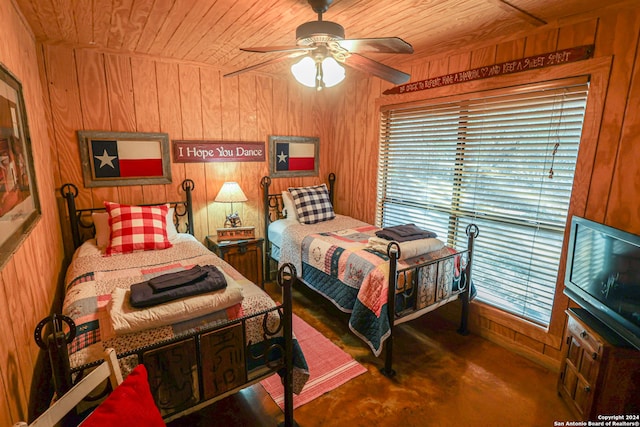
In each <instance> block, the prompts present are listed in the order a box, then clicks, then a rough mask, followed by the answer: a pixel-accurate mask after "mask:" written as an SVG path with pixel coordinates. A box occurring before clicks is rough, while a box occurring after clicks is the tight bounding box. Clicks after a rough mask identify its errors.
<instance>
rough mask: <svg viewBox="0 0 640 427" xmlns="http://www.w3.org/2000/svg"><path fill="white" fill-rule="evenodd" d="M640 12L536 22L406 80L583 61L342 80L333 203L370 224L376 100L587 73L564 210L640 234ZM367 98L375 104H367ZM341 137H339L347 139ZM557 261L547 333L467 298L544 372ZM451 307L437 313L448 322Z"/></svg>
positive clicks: (554, 358)
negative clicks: (430, 82)
mask: <svg viewBox="0 0 640 427" xmlns="http://www.w3.org/2000/svg"><path fill="white" fill-rule="evenodd" d="M639 34H640V11H639V10H638V8H637V7H633V6H632V7H628V8H626V9H621V10H617V11H615V10H613V11H609V12H606V13H603V15H602V16H592V17H588V18H586V17H583V18H574V19H573V20H570V21H566V22H562V23H559V24H556V25H555V26H545V27H544V28H543V29H540V30H537V31H534V32H531V33H529V34H526V35H525V36H522V37H519V38H515V39H513V40H509V41H500V42H497V43H495V44H490V45H486V46H481V47H474V48H472V49H470V50H467V51H457V52H452V53H451V54H450V55H447V56H438V57H433V58H426V59H424V60H419V61H416V62H414V63H412V65H411V76H412V77H411V81H419V80H423V79H426V78H431V77H436V76H441V75H445V74H448V73H453V72H457V71H463V70H468V69H472V68H475V67H480V66H486V65H492V64H497V63H501V62H504V61H510V60H514V59H518V58H523V57H527V56H531V55H537V54H541V53H545V52H552V51H555V50H560V49H564V48H570V47H575V46H580V45H586V44H595V56H594V58H593V59H591V60H589V61H584V62H582V63H576V64H573V65H567V66H558V67H552V68H548V69H545V70H543V71H530V72H528V73H520V74H513V75H511V76H508V77H507V76H505V77H498V78H492V79H486V80H479V81H476V82H470V83H465V84H459V85H452V86H447V87H444V88H440V89H432V90H426V91H422V92H415V93H410V94H405V95H394V96H385V95H382V91H384V90H385V89H387V88H388V87H390V85H388V84H387V83H382V84H381V83H380V81H379V80H378V79H368V80H365V81H358V82H356V83H351V84H348V87H345V88H343V92H342V93H343V94H344V97H343V98H342V99H341V100H339V101H336V102H337V105H338V107H337V108H334V109H333V110H334V114H333V117H332V118H331V122H332V124H333V129H334V135H333V138H332V142H333V144H334V145H333V146H332V150H335V153H336V155H335V157H334V158H335V162H334V163H332V165H334V164H335V166H332V169H333V170H336V171H337V173H338V201H337V203H336V208H337V210H338V211H339V212H340V213H345V214H349V215H352V216H354V217H357V218H359V219H362V220H364V221H367V222H373V221H374V220H375V208H376V197H375V188H376V187H375V179H376V168H377V149H378V139H377V138H378V133H377V130H378V114H379V113H378V111H379V106H381V105H392V104H399V103H404V102H412V101H420V100H428V99H434V98H438V97H447V96H452V95H458V94H461V93H465V92H473V91H481V90H484V89H494V88H499V87H507V86H512V85H518V84H523V83H528V82H531V81H544V80H548V79H553V78H561V77H568V76H572V75H591V88H590V96H589V103H588V107H587V108H588V111H587V120H586V121H585V125H584V129H583V137H582V141H581V149H580V154H579V159H578V165H577V169H576V177H575V183H574V188H573V193H572V201H571V206H570V214H577V215H580V216H586V217H587V218H590V219H592V220H595V221H599V222H603V223H606V224H608V225H611V226H614V227H617V228H621V229H624V230H628V231H630V232H632V233H636V234H640V169H639V168H638V159H640V144H638V134H639V131H640V110H639V107H638V103H637V102H635V101H634V100H636V99H638V95H640V53H639V50H638V42H639V40H638V36H639ZM373 103H375V104H376V107H375V108H374V107H373V106H372V104H373ZM347 141H348V142H347ZM564 261H565V260H564V259H563V260H561V264H560V272H561V273H560V277H559V278H558V281H557V292H556V300H555V304H554V308H553V315H552V320H551V325H550V327H549V328H548V329H546V328H540V327H538V326H535V325H532V324H528V323H526V322H523V321H521V320H519V319H517V318H515V317H514V316H510V315H507V314H505V313H502V312H500V311H498V310H495V309H492V308H490V307H488V306H486V305H483V304H473V308H472V329H473V330H474V332H476V333H479V334H481V335H483V336H485V337H487V338H489V339H491V340H493V341H495V342H497V343H499V344H501V345H504V346H506V347H508V348H510V349H512V350H514V351H516V352H518V353H521V354H523V355H525V356H527V357H529V358H531V359H534V360H536V361H538V362H540V363H542V364H544V365H546V366H548V367H549V368H551V369H558V368H559V361H560V354H561V337H562V334H563V329H564V321H565V318H564V310H565V309H566V307H567V306H568V304H569V301H568V299H567V298H566V297H565V296H564V295H563V294H562V286H563V285H562V278H563V275H564V273H563V272H564ZM454 309H455V306H453V305H450V306H447V307H444V308H443V309H441V310H442V311H443V312H444V313H445V314H447V315H448V316H450V317H451V318H452V319H457V318H458V317H459V314H458V311H457V309H456V310H454Z"/></svg>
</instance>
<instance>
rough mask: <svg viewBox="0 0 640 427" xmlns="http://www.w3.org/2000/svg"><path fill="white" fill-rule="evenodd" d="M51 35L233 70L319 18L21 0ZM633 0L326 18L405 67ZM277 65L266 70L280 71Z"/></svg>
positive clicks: (230, 2)
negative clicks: (378, 40)
mask: <svg viewBox="0 0 640 427" xmlns="http://www.w3.org/2000/svg"><path fill="white" fill-rule="evenodd" d="M14 1H15V2H16V3H17V5H18V6H19V8H20V9H21V11H22V12H23V14H24V16H25V17H26V19H27V21H28V22H29V24H30V25H31V28H32V29H33V32H34V33H35V35H36V38H37V39H38V40H39V41H42V42H47V43H65V44H70V45H73V46H81V47H83V46H84V47H94V48H99V49H103V50H109V51H122V52H130V53H135V54H143V55H153V56H160V57H168V58H175V59H178V60H182V61H195V62H200V63H206V64H211V65H214V66H216V67H219V68H220V69H222V70H223V71H225V72H231V71H234V70H237V69H241V68H244V67H247V66H250V65H253V64H256V63H260V62H262V61H266V60H268V59H271V58H274V55H276V54H271V53H269V54H260V53H247V52H242V51H240V50H239V48H240V47H249V46H282V45H286V46H292V45H295V43H296V36H295V31H296V28H297V26H298V25H300V24H303V23H305V22H308V21H314V20H316V19H317V14H316V13H315V12H314V11H313V10H312V9H311V7H310V5H309V4H308V3H307V0H271V1H265V0H14ZM605 3H606V4H607V5H608V6H609V7H610V6H611V5H612V4H616V3H629V0H608V1H607V2H602V0H562V1H558V0H385V1H381V0H333V3H332V4H331V6H330V8H329V10H328V11H327V12H326V13H325V14H324V16H323V19H324V20H327V21H333V22H337V23H339V24H341V25H342V26H343V27H344V28H345V33H346V38H367V37H389V36H397V37H400V38H402V39H404V40H406V41H407V42H409V43H410V44H411V45H413V47H414V51H415V53H414V54H413V55H389V54H367V56H369V57H370V58H371V59H375V60H377V61H380V62H383V63H385V64H387V65H390V66H392V67H396V68H399V69H402V68H403V63H406V61H407V60H412V59H415V57H416V56H431V55H438V54H442V53H444V52H447V51H453V50H457V49H460V48H464V47H467V46H469V45H471V44H478V43H482V42H483V41H488V40H493V41H495V40H500V39H501V38H509V37H510V36H512V35H514V34H518V33H521V32H523V31H531V30H532V29H535V28H538V27H544V26H545V25H553V24H555V23H558V22H562V21H563V20H567V19H571V18H572V17H574V16H577V15H583V14H590V13H593V12H594V11H595V10H596V9H598V8H600V7H602V6H603V5H604V4H605ZM281 69H282V66H275V65H270V66H267V67H264V68H262V69H260V71H263V72H267V73H269V72H278V71H280V70H281Z"/></svg>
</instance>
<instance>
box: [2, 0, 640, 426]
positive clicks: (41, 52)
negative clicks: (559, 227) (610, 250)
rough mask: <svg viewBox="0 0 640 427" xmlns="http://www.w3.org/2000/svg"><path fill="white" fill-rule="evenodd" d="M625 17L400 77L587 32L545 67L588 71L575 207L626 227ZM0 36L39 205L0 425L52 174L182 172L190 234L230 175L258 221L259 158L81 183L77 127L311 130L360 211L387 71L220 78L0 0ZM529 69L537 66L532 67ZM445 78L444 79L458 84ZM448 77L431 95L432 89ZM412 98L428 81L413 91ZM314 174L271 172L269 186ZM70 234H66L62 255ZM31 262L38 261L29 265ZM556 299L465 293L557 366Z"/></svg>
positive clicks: (43, 281) (35, 296) (483, 316)
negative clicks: (522, 314) (505, 300)
mask: <svg viewBox="0 0 640 427" xmlns="http://www.w3.org/2000/svg"><path fill="white" fill-rule="evenodd" d="M639 29H640V13H639V12H638V10H636V9H629V10H621V11H618V12H615V11H612V12H608V13H607V14H603V15H602V16H597V17H591V18H590V19H582V20H580V19H577V18H576V19H573V20H571V21H564V22H561V23H558V24H556V25H555V26H546V27H544V28H543V29H540V30H537V31H534V32H531V33H529V34H526V35H522V36H519V37H517V38H514V39H513V40H511V41H504V38H502V39H501V41H500V42H496V43H495V44H489V45H482V46H474V47H471V48H469V50H466V51H456V52H451V54H449V55H447V56H439V57H433V58H423V59H420V60H419V61H416V62H415V63H413V64H412V65H411V72H412V75H413V79H412V80H420V79H423V78H426V77H430V76H437V75H441V74H446V73H448V72H453V71H460V70H465V69H469V68H473V67H477V66H479V65H486V64H494V63H499V62H501V61H504V60H508V59H515V58H521V57H524V56H528V55H532V54H536V53H542V52H547V51H553V50H556V49H561V48H565V47H572V46H577V45H581V44H589V43H595V45H596V55H595V56H596V57H595V58H594V59H593V60H590V61H588V62H585V63H584V64H582V68H570V67H569V68H566V67H565V68H558V70H560V71H555V72H553V73H552V75H558V74H561V73H563V72H564V73H576V72H578V71H577V70H579V72H582V73H593V75H594V76H595V77H594V85H593V86H594V87H593V90H592V92H591V97H590V101H589V109H590V114H591V115H592V117H594V118H595V120H592V121H590V122H589V123H587V124H586V125H585V130H584V132H583V133H584V137H583V142H584V144H583V146H584V147H586V149H585V150H584V151H581V154H580V164H579V165H578V169H577V176H576V184H575V188H574V195H573V199H572V211H574V212H579V211H581V210H583V211H584V214H585V215H586V216H587V217H589V218H591V219H594V220H597V221H601V222H605V223H607V224H610V225H613V226H616V227H620V228H623V229H626V230H629V231H632V232H635V233H640V215H639V214H640V179H639V176H638V167H637V158H638V155H639V154H640V153H639V150H640V148H638V147H639V144H637V143H636V141H637V136H636V135H638V134H639V132H638V131H639V127H640V112H639V111H638V106H637V103H634V102H632V101H633V100H634V99H637V97H638V95H639V94H640V79H639V78H638V76H640V72H639V71H638V68H639V66H640V57H639V56H638V55H640V54H638V53H637V52H638V49H637V47H638V34H639ZM0 38H1V39H2V40H3V42H4V41H5V40H8V41H9V42H8V43H2V44H0V62H2V63H3V64H5V65H6V66H8V67H9V68H10V69H11V70H12V72H14V74H16V75H17V76H18V77H19V78H20V79H21V81H22V82H23V84H24V86H25V96H26V98H27V99H26V103H27V111H28V114H29V124H30V127H31V133H32V137H33V142H34V154H35V160H36V170H37V175H38V186H39V188H40V192H41V201H42V205H43V216H42V219H41V220H40V222H39V223H38V224H37V225H36V227H35V229H34V230H33V231H32V233H31V235H30V236H29V237H28V238H27V239H26V240H25V242H24V243H23V245H22V246H21V247H20V248H19V249H18V251H17V252H16V254H15V255H14V256H13V258H12V259H11V260H10V261H9V262H8V263H7V264H6V265H4V266H3V267H2V270H1V271H0V301H3V302H2V303H0V304H2V305H3V307H2V309H0V321H2V323H3V324H4V325H11V327H10V328H2V332H0V340H1V341H2V343H3V345H2V350H1V351H0V381H1V383H0V387H2V389H1V390H2V392H3V396H4V398H3V399H0V423H2V424H4V425H10V424H11V422H12V421H14V420H15V419H23V418H25V417H26V416H27V402H28V400H29V397H30V394H31V393H32V390H33V389H34V387H33V384H32V381H33V372H34V367H35V366H36V363H37V358H38V356H39V353H38V350H37V348H36V347H35V345H34V344H33V339H32V338H31V333H32V329H33V326H34V325H35V324H36V323H37V321H38V320H39V319H40V318H42V317H43V316H44V315H45V314H47V313H48V312H49V310H50V308H51V306H52V305H53V302H54V299H55V293H56V285H57V283H58V275H59V274H63V273H61V267H62V263H63V256H64V252H65V251H64V250H63V247H62V245H63V242H62V240H63V239H62V238H61V237H60V236H61V234H62V233H61V231H60V228H61V222H60V220H59V219H58V218H59V214H58V206H57V205H58V204H59V203H58V202H59V196H57V193H56V191H57V189H58V188H59V187H60V185H61V184H63V183H65V182H72V183H74V184H76V185H77V186H78V187H79V188H80V189H81V191H80V200H79V203H78V204H79V206H80V207H88V206H99V205H101V204H102V201H103V200H112V201H119V202H123V203H142V202H144V203H148V202H156V201H162V200H165V199H166V198H169V199H175V198H179V197H180V196H181V192H180V190H179V183H180V182H181V180H182V179H183V178H185V177H188V178H191V179H193V180H194V181H195V183H196V191H195V193H194V201H195V205H196V235H197V237H198V238H199V239H200V240H202V239H204V236H205V235H206V234H209V233H214V232H215V229H216V228H217V227H219V226H221V225H222V223H223V220H224V214H225V207H224V206H217V205H216V204H213V203H211V202H212V200H213V199H214V198H215V196H216V194H217V191H218V190H219V188H220V186H221V185H222V183H223V182H224V181H226V180H236V181H238V182H239V183H240V185H241V186H242V188H243V190H244V191H245V193H246V194H247V196H248V198H249V201H248V202H247V203H245V204H243V205H241V206H237V207H238V208H239V211H240V212H239V213H240V215H241V217H242V218H243V221H244V224H245V225H256V227H257V231H258V234H259V235H261V234H262V223H261V222H262V215H261V202H260V200H261V190H260V188H259V185H258V183H259V180H260V178H261V177H262V176H263V175H266V174H268V162H264V163H208V164H178V163H172V165H171V166H172V174H173V183H172V184H170V185H155V186H144V187H142V186H132V187H111V188H94V189H85V188H83V184H82V171H81V166H80V155H79V151H78V144H77V139H76V134H75V132H76V131H77V130H79V129H85V130H112V131H140V132H167V133H168V134H169V136H170V138H172V139H224V140H245V141H264V142H265V148H268V147H267V139H268V135H301V136H319V137H320V140H321V143H320V144H321V145H320V175H321V177H325V176H326V175H327V174H328V173H329V172H335V173H336V174H337V177H338V181H337V187H338V197H337V199H336V210H337V211H338V212H339V213H343V214H348V215H352V216H354V217H356V218H360V219H363V220H365V221H369V222H373V221H374V218H375V202H376V194H375V192H376V173H377V171H376V169H377V152H378V108H379V106H380V105H383V104H385V103H395V102H400V100H398V99H392V98H388V97H385V96H382V95H381V94H382V91H383V90H384V89H386V88H387V87H389V85H388V84H387V83H384V82H381V81H380V80H379V79H376V78H367V77H366V76H362V75H360V74H358V73H351V74H352V76H353V77H350V78H349V79H348V80H347V81H345V82H344V83H342V84H341V85H340V86H338V87H336V88H333V89H332V90H327V91H324V92H323V93H320V94H318V93H316V92H315V91H313V90H306V89H304V88H302V87H300V86H299V85H297V84H292V83H290V79H286V78H285V77H283V78H279V77H269V76H265V75H261V74H247V75H242V76H240V77H235V78H233V79H224V78H222V77H221V73H220V71H219V70H217V69H216V68H214V67H210V66H204V65H202V64H196V63H187V62H175V61H170V60H164V59H158V58H153V57H147V56H145V57H135V56H128V55H118V54H115V53H112V52H98V51H95V50H86V49H81V48H73V47H69V46H60V45H38V46H37V47H36V44H35V42H34V40H33V37H32V35H31V34H30V31H29V29H28V26H27V25H26V24H24V22H23V21H22V20H21V19H20V15H19V13H18V12H17V11H16V9H15V7H14V6H13V3H12V1H11V0H0ZM38 65H39V66H38ZM38 69H39V70H40V72H41V74H40V78H39V77H38ZM603 73H604V77H603ZM540 74H541V73H538V74H536V76H537V78H542V77H541V76H540ZM527 78H528V77H527V76H526V75H520V76H515V75H514V77H512V78H507V79H504V80H494V79H489V80H485V81H482V82H479V83H477V84H474V85H471V86H469V87H470V88H475V89H482V88H483V87H492V86H494V85H496V84H499V85H511V84H517V83H518V82H520V83H522V82H523V81H527ZM446 90H450V91H451V92H450V93H455V92H456V91H457V92H460V91H461V90H464V88H461V87H460V86H458V87H450V88H448V89H446ZM446 90H445V91H443V92H442V94H441V95H442V96H446ZM419 96H422V97H424V98H429V97H432V96H434V95H433V92H431V93H430V92H428V91H425V92H422V93H420V95H419ZM404 100H406V99H403V101H404ZM598 112H601V113H600V114H599V113H598ZM602 112H604V113H602ZM598 114H599V116H598ZM49 124H50V125H49ZM317 181H318V179H317V178H298V179H277V180H274V186H273V190H279V189H282V188H285V187H287V186H289V185H309V184H314V183H316V182H317ZM69 246H70V245H69V244H68V243H65V249H66V250H67V253H69V251H70V247H69ZM36 264H37V265H38V268H37V269H34V268H32V266H34V265H36ZM561 267H562V265H561ZM567 304H568V301H567V300H566V298H564V297H563V296H562V295H561V286H559V287H558V298H557V301H556V304H555V307H554V316H553V319H552V325H551V327H550V329H549V331H547V330H543V329H541V328H537V327H535V326H532V325H528V324H526V323H523V322H520V321H517V320H516V319H513V318H512V317H510V316H508V315H505V314H503V313H500V312H498V311H496V310H493V309H491V308H488V307H486V306H483V305H481V304H474V305H473V310H472V314H473V318H472V320H473V322H472V323H473V325H472V326H473V329H474V331H475V332H477V333H479V334H481V335H483V336H485V337H487V338H489V339H491V340H493V341H496V342H498V343H500V344H502V345H505V346H507V347H509V348H511V349H513V350H514V351H517V352H519V353H521V354H524V355H526V356H527V357H530V358H532V359H535V360H538V361H539V362H541V363H543V364H545V365H547V366H549V367H551V368H557V366H558V364H559V359H560V350H561V349H560V336H561V334H562V329H563V325H564V319H563V316H562V312H563V310H564V308H565V307H566V306H567ZM445 309H449V307H445ZM445 314H448V313H446V311H445ZM5 343H8V345H5Z"/></svg>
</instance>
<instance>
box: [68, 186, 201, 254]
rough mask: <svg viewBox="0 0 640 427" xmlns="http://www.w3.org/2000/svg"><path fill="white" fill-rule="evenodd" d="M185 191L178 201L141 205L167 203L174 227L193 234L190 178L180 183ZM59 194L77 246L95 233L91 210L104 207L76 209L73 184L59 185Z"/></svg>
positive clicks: (76, 194)
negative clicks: (183, 196)
mask: <svg viewBox="0 0 640 427" xmlns="http://www.w3.org/2000/svg"><path fill="white" fill-rule="evenodd" d="M180 187H181V188H182V190H183V191H184V192H185V200H183V201H179V202H163V203H149V204H145V205H141V206H157V205H164V204H167V203H168V204H169V205H170V206H171V207H172V208H174V215H173V222H174V224H175V225H176V229H177V230H178V231H179V232H182V233H189V234H191V235H193V234H194V228H193V203H192V201H191V192H192V191H193V190H194V188H195V184H194V182H193V181H192V180H190V179H185V180H184V181H182V184H180ZM60 194H61V195H62V197H64V198H65V199H66V201H67V211H68V213H69V225H70V226H71V236H72V237H73V247H74V248H76V249H77V248H78V247H79V246H80V245H81V244H82V243H83V242H84V241H85V240H88V239H90V238H92V237H94V235H95V231H96V229H95V226H94V225H93V219H92V217H91V214H92V213H93V212H104V211H105V208H104V207H100V208H87V209H77V208H76V201H75V198H76V197H77V196H78V187H76V186H75V185H74V184H64V185H63V186H62V187H60Z"/></svg>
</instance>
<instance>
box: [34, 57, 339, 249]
mask: <svg viewBox="0 0 640 427" xmlns="http://www.w3.org/2000/svg"><path fill="white" fill-rule="evenodd" d="M41 52H42V57H43V64H44V70H45V73H46V75H45V77H44V78H45V79H46V81H47V82H48V92H47V93H46V94H45V96H46V97H48V102H49V103H50V106H51V110H52V111H53V115H52V118H53V132H54V146H53V152H54V155H55V156H56V164H57V168H56V171H55V172H56V173H55V184H56V188H59V187H60V186H61V185H62V184H64V183H67V182H71V183H74V184H75V185H77V186H78V187H79V188H80V194H79V199H78V202H77V203H78V205H79V206H80V207H90V206H101V205H102V203H103V201H105V200H109V201H116V202H121V203H131V204H136V203H154V202H159V201H163V200H167V198H168V199H169V200H176V199H180V198H181V197H183V194H182V191H181V190H180V183H181V182H182V180H183V179H185V178H189V179H192V180H193V181H194V182H195V192H194V193H193V196H194V205H195V212H194V213H195V220H194V222H195V231H196V233H195V234H196V237H197V238H198V239H199V240H201V241H203V240H204V238H205V236H206V235H208V234H215V231H216V228H218V227H222V226H223V223H224V219H225V213H228V211H229V210H230V206H228V205H220V204H216V203H212V202H213V200H214V199H215V197H216V195H217V193H218V191H219V189H220V187H221V186H222V183H223V182H224V181H230V180H232V181H238V182H239V184H240V186H241V187H242V189H243V190H244V192H245V194H246V195H247V197H248V199H249V201H248V202H246V203H243V204H234V209H238V210H239V214H240V217H241V218H242V221H243V225H254V226H256V231H257V233H258V234H259V235H262V234H264V233H263V232H262V230H263V226H262V223H263V222H262V215H261V210H262V209H261V203H262V202H261V201H262V190H261V188H260V186H259V182H260V179H261V178H262V177H263V176H265V175H268V171H269V169H268V165H269V162H268V153H269V149H268V136H269V135H299V136H319V137H320V140H321V158H324V157H326V156H325V155H324V154H322V153H325V152H327V150H328V149H329V148H328V147H329V146H328V144H327V140H326V137H325V135H324V134H323V132H326V130H325V129H324V128H323V126H322V124H323V116H322V113H321V112H322V110H321V106H322V99H323V97H322V96H320V97H318V96H317V94H316V93H315V91H313V90H309V89H307V88H301V87H300V86H299V85H293V84H290V83H289V82H288V81H287V80H285V79H277V78H276V79H274V78H270V77H264V76H262V75H256V74H246V75H241V76H239V77H235V78H223V77H222V75H221V72H220V71H219V70H217V69H215V68H212V67H208V66H204V65H202V64H192V63H178V62H174V61H166V60H161V59H155V58H146V57H144V58H143V57H135V56H127V55H118V54H113V53H104V52H98V51H95V50H84V49H74V48H71V47H67V46H60V45H44V46H42V49H41ZM80 129H84V130H108V131H127V132H166V133H168V134H169V138H170V139H186V140H227V141H262V142H264V143H265V150H266V152H267V161H265V162H212V163H173V162H172V163H171V171H172V178H173V182H172V183H171V184H167V185H147V186H119V187H97V188H92V189H89V188H84V185H83V179H82V169H81V163H80V154H79V149H78V142H77V136H76V131H77V130H80ZM328 172H329V171H328V169H327V166H326V165H324V164H323V162H321V163H320V176H326V175H327V174H328ZM274 181H275V183H274V187H273V189H274V190H276V189H279V188H284V186H289V185H307V184H312V183H316V182H317V181H318V178H297V179H286V180H285V179H276V180H274ZM69 249H70V248H69Z"/></svg>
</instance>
